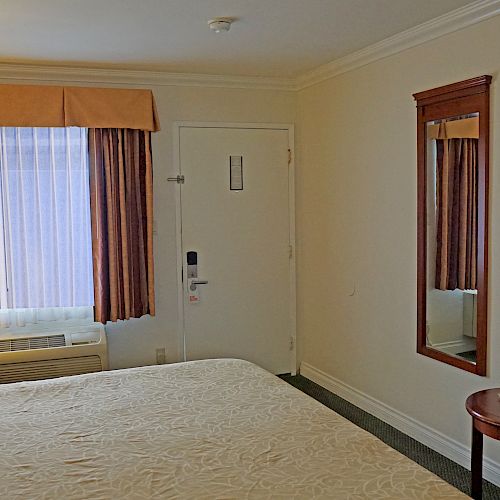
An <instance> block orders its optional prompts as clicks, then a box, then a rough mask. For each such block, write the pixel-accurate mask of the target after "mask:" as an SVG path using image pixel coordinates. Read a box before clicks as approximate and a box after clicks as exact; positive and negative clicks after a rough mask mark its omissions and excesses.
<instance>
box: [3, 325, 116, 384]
mask: <svg viewBox="0 0 500 500" xmlns="http://www.w3.org/2000/svg"><path fill="white" fill-rule="evenodd" d="M107 369H108V347H107V342H106V332H105V330H104V326H103V325H101V324H96V323H93V324H91V325H85V326H72V327H66V328H64V330H62V329H61V330H59V329H57V330H56V329H54V330H39V331H36V332H31V333H29V334H28V333H27V334H23V335H22V336H11V337H6V336H5V334H4V335H2V336H0V383H2V384H6V383H10V382H21V381H24V380H40V379H46V378H55V377H64V376H67V375H78V374H81V373H91V372H98V371H102V370H107Z"/></svg>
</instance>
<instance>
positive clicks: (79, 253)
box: [0, 127, 94, 326]
mask: <svg viewBox="0 0 500 500" xmlns="http://www.w3.org/2000/svg"><path fill="white" fill-rule="evenodd" d="M88 165H89V161H88V148H87V129H85V128H78V127H67V128H64V127H60V128H16V127H1V128H0V309H1V310H2V312H4V313H5V312H6V311H7V310H9V311H12V310H14V311H18V310H19V309H26V308H30V309H38V310H41V311H42V313H43V310H46V309H49V308H82V307H89V306H92V305H93V301H94V299H93V281H92V246H91V223H90V195H89V166H88ZM65 314H66V316H65V317H67V311H66V312H65ZM0 326H9V325H6V324H3V325H1V324H0Z"/></svg>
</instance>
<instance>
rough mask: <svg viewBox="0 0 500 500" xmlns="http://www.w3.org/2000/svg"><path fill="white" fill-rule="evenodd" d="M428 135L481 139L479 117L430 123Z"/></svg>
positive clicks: (432, 137)
mask: <svg viewBox="0 0 500 500" xmlns="http://www.w3.org/2000/svg"><path fill="white" fill-rule="evenodd" d="M427 137H428V138H429V139H479V117H477V116H474V117H472V118H463V119H461V120H451V121H448V122H442V123H435V124H433V125H429V126H428V128H427Z"/></svg>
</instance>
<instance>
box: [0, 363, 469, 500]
mask: <svg viewBox="0 0 500 500" xmlns="http://www.w3.org/2000/svg"><path fill="white" fill-rule="evenodd" d="M0 425H1V427H0V429H1V430H0V432H1V438H0V439H1V441H0V498H1V499H2V500H10V499H22V500H31V499H61V500H71V499H92V500H98V499H120V500H126V499H142V498H144V499H149V498H155V499H169V498H179V499H231V498H237V499H240V498H248V499H253V498H256V499H260V498H277V499H283V500H288V499H297V498H300V499H313V498H325V499H330V498H332V499H347V498H349V499H352V500H356V499H370V500H377V499H395V500H396V499H397V500H402V499H420V498H421V499H424V498H425V499H431V498H432V499H448V498H466V497H465V495H462V494H461V493H460V492H458V491H457V490H455V489H454V488H453V487H451V486H450V485H448V484H447V483H445V482H444V481H442V480H441V479H439V478H437V477H436V476H434V475H433V474H431V473H430V472H428V471H426V470H424V469H423V468H421V467H420V466H418V465H417V464H415V463H414V462H412V461H411V460H409V459H408V458H406V457H404V456H403V455H401V454H399V453H398V452H396V451H394V450H392V449H391V448H389V447H388V446H386V445H385V444H384V443H382V442H381V441H379V440H378V439H377V438H375V437H373V436H372V435H371V434H369V433H367V432H365V431H363V430H362V429H360V428H358V427H356V426H355V425H353V424H352V423H351V422H349V421H347V420H345V419H344V418H342V417H340V416H339V415H337V414H336V413H334V412H333V411H331V410H330V409H328V408H326V407H324V406H323V405H321V404H320V403H318V402H317V401H315V400H313V399H311V398H310V397H309V396H306V395H305V394H302V393H301V392H300V391H298V390H296V389H294V388H293V387H291V386H289V385H288V384H286V383H285V382H283V381H281V380H279V379H278V378H277V377H275V376H273V375H271V374H269V373H267V372H265V371H264V370H262V369H261V368H258V367H257V366H255V365H253V364H250V363H247V362H245V361H239V360H209V361H195V362H189V363H179V364H174V365H163V366H151V367H144V368H133V369H128V370H118V371H110V372H103V373H98V374H90V375H81V376H77V377H66V378H60V379H54V380H48V381H41V382H25V383H21V384H9V385H4V386H0Z"/></svg>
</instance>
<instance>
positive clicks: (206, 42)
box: [0, 0, 474, 77]
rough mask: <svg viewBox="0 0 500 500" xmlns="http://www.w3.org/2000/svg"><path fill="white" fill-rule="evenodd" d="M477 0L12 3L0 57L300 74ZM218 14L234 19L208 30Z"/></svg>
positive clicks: (7, 6) (0, 22) (2, 14)
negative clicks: (222, 29)
mask: <svg viewBox="0 0 500 500" xmlns="http://www.w3.org/2000/svg"><path fill="white" fill-rule="evenodd" d="M470 3H474V2H473V0H439V1H436V0H85V1H81V0H44V1H40V0H16V1H15V2H6V1H3V2H1V3H0V61H3V62H9V63H12V62H17V63H37V64H51V65H52V64H57V65H68V66H79V67H82V66H85V67H103V66H106V67H107V66H113V67H116V68H123V69H141V70H157V71H169V72H181V73H207V74H221V75H248V76H250V75H252V76H281V77H296V76H298V75H299V74H302V73H304V72H306V71H309V70H311V69H313V68H315V67H317V66H319V65H321V64H324V63H327V62H330V61H332V60H335V59H337V58H340V57H342V56H345V55H347V54H349V53H352V52H354V51H356V50H359V49H361V48H363V47H366V46H368V45H371V44H373V43H375V42H377V41H380V40H383V39H385V38H387V37H389V36H391V35H394V34H396V33H399V32H401V31H403V30H406V29H408V28H411V27H414V26H416V25H418V24H421V23H423V22H425V21H428V20H430V19H433V18H435V17H437V16H439V15H442V14H445V13H447V12H450V11H452V10H454V9H457V8H459V7H462V6H464V5H466V4H470ZM216 16H231V17H235V18H237V20H236V21H235V22H234V24H233V26H232V27H231V30H230V31H229V33H226V34H220V35H217V34H215V33H212V32H210V30H209V29H208V26H207V21H208V20H209V19H211V18H213V17H216Z"/></svg>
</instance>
